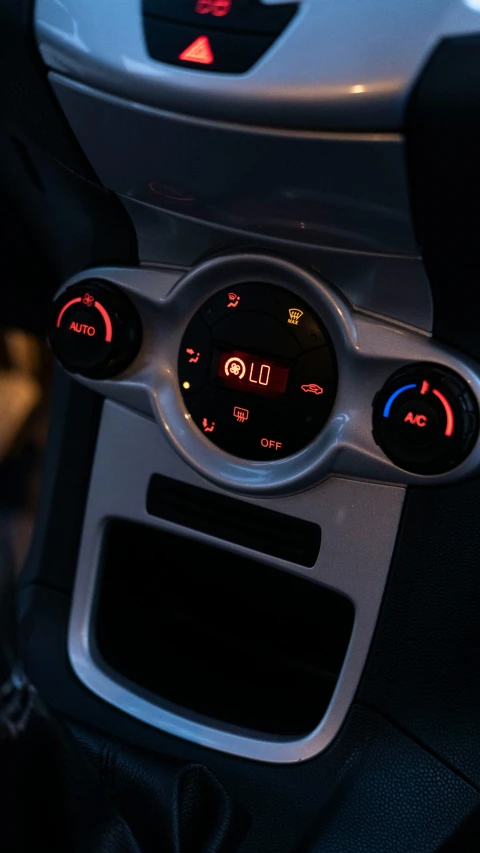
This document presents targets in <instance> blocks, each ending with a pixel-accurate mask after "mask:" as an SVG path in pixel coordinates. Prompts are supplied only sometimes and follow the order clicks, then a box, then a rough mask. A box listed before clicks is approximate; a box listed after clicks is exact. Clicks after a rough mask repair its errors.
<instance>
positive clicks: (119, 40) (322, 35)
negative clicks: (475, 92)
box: [35, 0, 480, 130]
mask: <svg viewBox="0 0 480 853" xmlns="http://www.w3.org/2000/svg"><path fill="white" fill-rule="evenodd" d="M473 6H474V4H473V3H472V2H470V4H468V3H467V2H463V0H421V2H419V0H402V2H401V3H385V2H384V0H342V2H335V3H334V2H324V0H303V2H302V3H301V8H300V11H299V12H298V13H297V15H296V16H295V18H294V20H293V21H292V23H291V24H290V26H289V27H287V29H286V30H285V32H284V33H283V35H282V36H281V37H280V38H279V39H278V40H277V41H276V43H275V44H274V46H273V47H272V48H271V49H270V50H269V51H267V53H266V54H265V55H264V56H263V58H262V59H261V60H260V61H259V62H258V63H257V64H256V65H255V66H254V67H253V68H252V69H251V70H250V71H249V72H248V73H246V74H242V75H232V74H209V73H204V72H201V71H191V70H189V69H187V68H185V69H184V68H177V67H175V66H170V65H165V64H164V63H161V62H156V61H155V60H153V59H151V58H150V57H149V56H148V53H147V49H146V45H145V40H144V36H143V29H142V17H141V2H140V0H121V2H120V3H119V2H118V0H82V2H78V0H62V2H61V3H59V2H58V0H37V2H36V4H35V30H36V37H37V42H38V46H39V49H40V53H41V55H42V57H43V59H44V61H45V63H46V65H47V66H49V67H50V68H52V69H55V70H56V71H59V72H60V73H62V74H65V75H67V76H69V77H72V78H74V79H77V80H81V81H83V82H85V83H88V84H90V85H92V86H98V87H99V88H101V89H104V90H106V91H109V92H112V93H115V94H118V95H124V96H126V97H129V98H132V99H134V100H138V101H142V102H145V103H150V104H153V105H159V106H160V105H161V106H162V107H164V108H166V109H173V110H176V109H180V110H181V111H182V112H188V113H192V114H203V115H207V116H212V117H215V118H228V119H235V120H240V121H245V122H251V123H258V124H263V125H275V124H276V125H280V126H285V127H286V126H290V127H292V126H293V127H308V128H313V127H317V128H318V127H323V128H335V129H342V128H345V129H348V130H352V129H364V128H382V129H383V130H390V129H398V128H401V127H402V124H403V111H404V105H405V101H406V98H407V96H408V93H409V91H410V88H411V86H412V84H413V82H414V80H415V78H416V77H417V75H418V73H419V71H420V70H421V68H422V66H423V65H424V63H425V61H426V59H427V57H428V56H429V54H430V53H431V52H432V50H433V49H434V47H435V46H436V45H437V44H438V43H439V41H440V40H441V39H442V38H444V37H446V36H448V35H456V34H464V33H472V32H478V30H479V27H480V20H479V15H478V9H475V8H473Z"/></svg>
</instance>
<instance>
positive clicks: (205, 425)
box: [202, 418, 215, 432]
mask: <svg viewBox="0 0 480 853" xmlns="http://www.w3.org/2000/svg"><path fill="white" fill-rule="evenodd" d="M202 427H203V431H204V432H213V430H214V429H215V421H212V423H209V422H208V421H207V419H206V418H204V419H203V421H202Z"/></svg>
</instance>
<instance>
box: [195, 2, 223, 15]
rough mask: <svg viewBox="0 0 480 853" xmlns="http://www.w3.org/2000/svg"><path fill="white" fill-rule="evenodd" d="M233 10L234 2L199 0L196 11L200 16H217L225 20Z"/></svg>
mask: <svg viewBox="0 0 480 853" xmlns="http://www.w3.org/2000/svg"><path fill="white" fill-rule="evenodd" d="M231 8H232V0H197V2H196V3H195V11H196V12H197V14H199V15H215V17H216V18H223V17H224V16H225V15H228V13H229V12H230V10H231Z"/></svg>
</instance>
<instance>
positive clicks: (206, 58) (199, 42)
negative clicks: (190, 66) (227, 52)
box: [178, 36, 215, 65]
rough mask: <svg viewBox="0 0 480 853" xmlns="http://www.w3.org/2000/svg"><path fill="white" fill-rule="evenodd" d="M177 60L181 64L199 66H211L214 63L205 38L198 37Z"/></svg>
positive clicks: (208, 43)
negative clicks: (194, 63) (191, 63)
mask: <svg viewBox="0 0 480 853" xmlns="http://www.w3.org/2000/svg"><path fill="white" fill-rule="evenodd" d="M178 58H179V59H181V60H183V62H197V63H198V64H199V65H211V64H212V62H214V61H215V58H214V56H213V53H212V48H211V47H210V42H209V40H208V38H207V36H199V37H198V39H195V41H192V43H191V44H189V45H188V47H186V48H185V50H182V52H181V54H180V55H179V57H178Z"/></svg>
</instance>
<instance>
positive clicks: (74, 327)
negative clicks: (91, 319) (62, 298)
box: [68, 320, 96, 338]
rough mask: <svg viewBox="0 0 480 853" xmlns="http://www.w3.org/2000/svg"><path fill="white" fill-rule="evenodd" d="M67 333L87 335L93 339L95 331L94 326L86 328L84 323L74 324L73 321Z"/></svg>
mask: <svg viewBox="0 0 480 853" xmlns="http://www.w3.org/2000/svg"><path fill="white" fill-rule="evenodd" d="M68 330H69V332H77V334H79V335H88V337H89V338H93V336H94V334H95V332H96V329H95V327H94V326H87V325H85V323H75V322H74V321H73V320H72V322H71V323H70V325H69V327H68Z"/></svg>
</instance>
